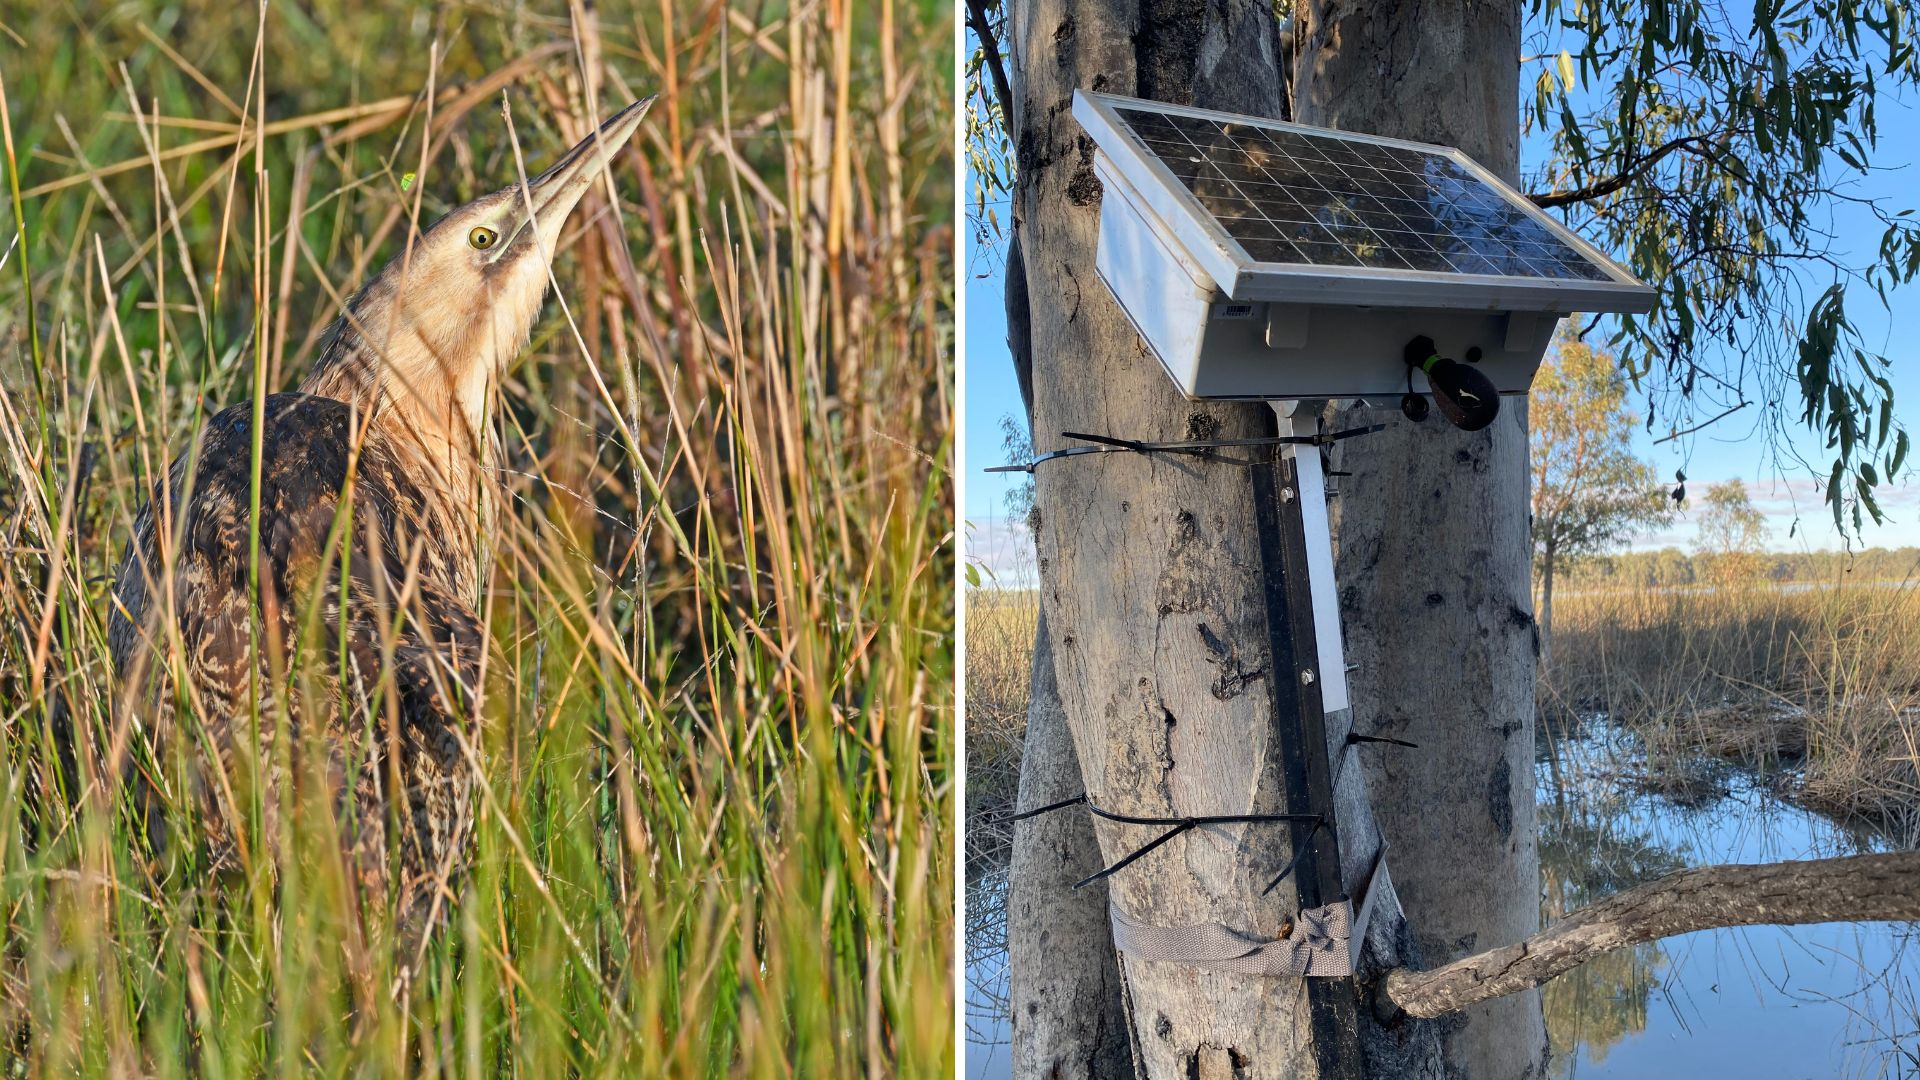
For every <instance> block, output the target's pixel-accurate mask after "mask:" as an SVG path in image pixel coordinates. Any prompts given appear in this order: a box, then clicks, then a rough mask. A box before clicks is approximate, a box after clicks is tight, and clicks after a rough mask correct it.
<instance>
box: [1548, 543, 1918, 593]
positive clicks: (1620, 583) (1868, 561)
mask: <svg viewBox="0 0 1920 1080" xmlns="http://www.w3.org/2000/svg"><path fill="white" fill-rule="evenodd" d="M1717 558H1721V556H1717V555H1715V554H1712V553H1693V554H1689V553H1687V552H1685V551H1682V550H1681V549H1679V548H1676V547H1665V548H1660V549H1659V550H1657V551H1626V552H1619V553H1616V554H1612V555H1586V556H1582V557H1579V558H1575V559H1571V560H1569V561H1568V562H1567V563H1566V565H1565V567H1564V568H1563V569H1562V570H1561V571H1560V573H1562V574H1563V575H1564V579H1563V580H1564V582H1565V584H1567V585H1568V586H1571V587H1574V588H1581V587H1586V588H1639V587H1646V586H1659V585H1693V584H1706V583H1709V582H1712V581H1714V580H1715V578H1716V576H1717V575H1716V572H1715V570H1714V569H1713V566H1712V564H1713V562H1714V560H1715V559H1717ZM1743 560H1744V561H1745V562H1746V564H1747V565H1748V566H1750V567H1751V573H1752V574H1753V575H1754V576H1757V577H1759V578H1760V579H1762V580H1766V581H1828V582H1830V581H1847V582H1856V581H1902V580H1905V579H1906V578H1908V577H1916V576H1920V547H1902V548H1879V547H1876V548H1868V549H1866V550H1864V551H1852V552H1847V551H1814V552H1771V551H1769V552H1760V553H1752V554H1748V555H1745V556H1743Z"/></svg>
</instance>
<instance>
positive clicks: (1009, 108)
mask: <svg viewBox="0 0 1920 1080" xmlns="http://www.w3.org/2000/svg"><path fill="white" fill-rule="evenodd" d="M967 25H968V26H971V27H972V28H973V36H974V37H977V38H979V39H980V55H981V57H982V58H984V59H985V60H986V63H987V74H988V75H990V76H992V77H993V96H994V97H996V98H998V99H1000V115H1001V116H1003V117H1005V118H1006V119H1005V121H1004V122H1005V124H1006V125H1007V128H1008V129H1009V130H1011V129H1012V127H1013V87H1012V84H1010V83H1008V82H1007V65H1006V64H1005V63H1004V62H1003V61H1002V60H1001V59H1000V42H999V41H998V40H997V39H996V38H995V37H994V36H993V23H992V22H991V21H989V20H988V18H987V0H967Z"/></svg>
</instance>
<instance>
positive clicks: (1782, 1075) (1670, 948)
mask: <svg viewBox="0 0 1920 1080" xmlns="http://www.w3.org/2000/svg"><path fill="white" fill-rule="evenodd" d="M1679 765H1680V766H1681V767H1682V768H1683V769H1684V771H1685V775H1686V777H1687V778H1689V779H1690V781H1691V782H1690V783H1675V782H1674V775H1673V772H1672V770H1673V769H1674V767H1675V763H1670V762H1669V763H1663V764H1662V766H1661V769H1659V770H1654V769H1651V768H1649V765H1648V763H1647V762H1646V760H1645V758H1644V755H1643V754H1642V753H1641V750H1640V747H1639V745H1638V743H1637V742H1636V740H1634V739H1633V738H1632V737H1631V736H1629V735H1627V734H1626V733H1624V732H1621V731H1619V730H1617V729H1614V728H1611V727H1609V726H1607V725H1605V724H1603V723H1598V722H1589V723H1587V724H1586V725H1584V726H1583V727H1582V728H1581V729H1579V730H1577V731H1572V732H1566V731H1561V732H1555V733H1546V732H1543V736H1542V739H1541V743H1540V746H1539V754H1538V757H1537V766H1538V767H1537V769H1536V782H1537V784H1538V789H1537V791H1538V795H1539V807H1540V811H1539V814H1540V830H1541V831H1540V884H1541V916H1542V919H1543V920H1545V921H1549V922H1551V921H1552V920H1554V919H1556V918H1558V917H1561V916H1563V915H1565V914H1566V913H1568V912H1571V911H1575V910H1578V909H1579V908H1582V907H1585V906H1586V905H1588V904H1590V903H1593V902H1594V901H1596V900H1600V899H1602V898H1604V897H1606V896H1609V895H1612V894H1614V893H1617V892H1619V891H1621V890H1623V889H1627V888H1631V887H1632V886H1634V885H1636V884H1638V883H1640V882H1642V881H1646V880H1649V879H1651V878H1655V877H1658V876H1660V875H1662V874H1667V873H1671V872H1673V871H1675V870H1679V869H1682V868H1684V867H1688V866H1699V865H1704V864H1708V863H1728V862H1747V863H1751V862H1772V861H1777V860H1780V859H1803V858H1819V857H1825V856H1832V855H1843V854H1851V853H1856V852H1862V851H1872V850H1884V849H1885V847H1886V846H1887V845H1886V843H1885V841H1884V840H1883V839H1881V838H1879V837H1877V836H1876V835H1875V834H1873V833H1872V832H1871V831H1870V830H1867V829H1864V828H1846V827H1842V826H1840V825H1837V824H1835V823H1834V822H1832V821H1829V820H1827V819H1825V818H1822V817H1820V816H1819V815H1817V814H1814V813H1811V812H1809V811H1806V810H1803V809H1801V808H1799V807H1797V806H1794V805H1793V804H1791V803H1789V802H1786V801H1785V800H1783V799H1781V798H1780V797H1778V796H1777V795H1776V794H1774V792H1773V791H1772V790H1771V789H1770V788H1769V787H1768V786H1766V785H1765V784H1763V783H1761V782H1760V781H1758V780H1756V779H1754V778H1753V777H1751V776H1749V775H1747V774H1744V773H1741V772H1738V771H1737V770H1733V769H1729V768H1727V767H1725V766H1721V765H1716V764H1712V763H1704V762H1687V763H1679ZM1656 772H1657V773H1658V778H1659V782H1658V783H1651V782H1649V781H1650V778H1652V777H1654V776H1655V775H1656ZM1654 792H1659V793H1657V794H1656V793H1654ZM968 876H969V882H968V900H967V906H968V911H967V926H968V931H969V944H968V950H967V951H968V963H967V971H968V993H967V1020H968V1024H967V1026H968V1031H967V1039H968V1054H967V1069H966V1075H967V1076H968V1077H969V1080H1004V1078H1007V1077H1009V1076H1010V1068H1009V1061H1008V1058H1009V1054H1008V1047H1007V1045H1006V1043H1007V1038H1008V1027H1007V1020H1006V963H1005V961H1006V953H1005V949H1006V945H1005V937H1004V920H1003V919H1002V918H1001V914H1000V908H1001V906H1002V904H1003V902H1004V896H1005V868H1004V864H1002V865H1000V866H997V867H974V866H969V875H968ZM976 934H977V935H978V936H977V938H976V936H975V935H976ZM1911 945H1912V928H1911V927H1908V926H1905V925H1892V924H1886V923H1859V924H1851V923H1837V924H1828V925H1822V926H1801V927H1745V928H1735V929H1728V930H1711V931H1703V932H1701V933H1697V934H1688V935H1685V936H1682V937H1678V938H1670V939H1668V940H1666V941H1664V942H1660V943H1656V944H1651V945H1643V946H1640V947H1637V948H1634V949H1628V950H1620V951H1618V952H1615V953H1611V954H1609V955H1607V956H1604V957H1602V958H1600V959H1598V960H1596V961H1594V962H1592V963H1588V964H1585V965H1582V966H1581V967H1579V968H1576V969H1574V970H1573V971H1571V972H1569V973H1567V974H1566V975H1563V976H1561V977H1560V978H1558V979H1555V980H1553V981H1552V982H1550V983H1548V984H1547V986H1546V987H1545V990H1544V998H1545V1009H1546V1017H1547V1028H1548V1038H1549V1042H1550V1044H1551V1047H1552V1055H1553V1056H1552V1060H1551V1068H1550V1070H1549V1075H1550V1076H1553V1077H1556V1078H1560V1080H1572V1078H1575V1077H1578V1078H1580V1080H1611V1078H1620V1080H1626V1078H1632V1080H1643V1078H1644V1080H1658V1078H1665V1077H1671V1078H1674V1080H1681V1078H1685V1080H1695V1078H1699V1077H1741V1078H1753V1080H1768V1078H1776V1080H1806V1078H1816V1077H1817V1078H1822V1080H1825V1078H1829V1077H1833V1078H1844V1080H1853V1078H1862V1080H1866V1078H1872V1080H1879V1078H1883V1077H1909V1076H1913V1077H1920V955H1916V954H1915V953H1914V952H1913V951H1911Z"/></svg>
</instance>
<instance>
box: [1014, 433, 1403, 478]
mask: <svg viewBox="0 0 1920 1080" xmlns="http://www.w3.org/2000/svg"><path fill="white" fill-rule="evenodd" d="M1386 427H1387V425H1385V424H1373V425H1370V426H1368V427H1359V428H1347V429H1345V430H1343V431H1334V432H1329V433H1327V434H1324V435H1272V436H1267V437H1264V438H1258V439H1194V440H1188V441H1185V442H1164V443H1150V442H1141V441H1140V440H1138V439H1123V438H1120V437H1119V436H1116V435H1090V434H1087V433H1086V432H1084V431H1063V432H1061V433H1060V437H1061V438H1063V439H1077V440H1079V441H1081V442H1089V443H1093V444H1094V445H1092V446H1069V447H1065V448H1064V449H1060V450H1054V451H1052V452H1050V453H1045V454H1041V455H1040V456H1039V457H1037V458H1034V459H1033V460H1032V461H1029V462H1027V463H1026V464H1024V465H995V466H993V467H992V468H990V469H987V470H985V471H987V472H990V473H1016V472H1023V473H1031V472H1033V470H1034V466H1036V465H1039V464H1040V463H1041V462H1043V461H1052V460H1054V459H1055V458H1065V457H1079V456H1081V455H1083V454H1123V453H1127V454H1186V455H1188V456H1191V457H1198V458H1206V459H1210V460H1214V461H1224V462H1226V463H1227V464H1230V465H1249V464H1252V462H1246V461H1237V460H1234V459H1231V458H1222V457H1219V456H1217V455H1216V454H1214V453H1213V451H1215V450H1226V449H1232V448H1236V447H1249V446H1331V445H1333V444H1334V443H1336V442H1338V441H1340V440H1341V439H1351V438H1355V437H1357V436H1360V435H1371V434H1373V433H1374V432H1376V431H1384V430H1386Z"/></svg>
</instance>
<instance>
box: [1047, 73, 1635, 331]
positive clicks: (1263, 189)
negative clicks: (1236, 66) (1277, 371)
mask: <svg viewBox="0 0 1920 1080" xmlns="http://www.w3.org/2000/svg"><path fill="white" fill-rule="evenodd" d="M1074 115H1075V117H1076V118H1077V119H1079V120H1080V121H1081V123H1082V125H1083V126H1084V127H1085V128H1086V130H1087V131H1088V133H1089V134H1091V135H1092V136H1093V138H1094V141H1095V143H1096V144H1098V146H1099V148H1100V149H1101V151H1102V152H1103V154H1104V156H1105V157H1107V158H1108V159H1110V160H1111V162H1112V163H1113V164H1114V165H1115V166H1117V167H1118V169H1119V172H1120V173H1121V174H1122V176H1123V179H1124V180H1125V181H1126V182H1127V183H1128V184H1129V185H1131V187H1132V188H1133V189H1137V193H1138V195H1139V201H1142V202H1145V203H1149V204H1155V205H1156V206H1157V207H1158V208H1159V209H1160V210H1161V212H1162V216H1163V217H1167V218H1169V219H1170V224H1172V225H1173V226H1174V231H1175V232H1180V231H1183V229H1182V226H1184V225H1188V224H1191V225H1197V226H1198V227H1199V228H1200V230H1201V231H1202V233H1203V234H1204V235H1199V236H1195V237H1194V240H1193V242H1191V243H1189V244H1188V245H1187V246H1188V247H1189V249H1190V250H1189V251H1188V252H1187V254H1188V255H1189V256H1190V257H1191V258H1194V259H1195V260H1197V261H1198V262H1200V263H1201V264H1202V265H1203V266H1204V267H1205V269H1207V270H1208V271H1209V272H1210V273H1211V274H1212V276H1213V277H1214V278H1215V280H1216V282H1217V283H1218V284H1219V285H1220V286H1221V287H1222V288H1223V289H1224V290H1225V291H1226V292H1227V293H1228V294H1229V295H1230V296H1232V297H1233V298H1235V299H1243V300H1247V299H1251V300H1260V299H1294V298H1299V297H1297V296H1295V295H1293V294H1292V293H1290V292H1289V289H1292V290H1293V292H1298V291H1300V289H1301V288H1302V286H1303V283H1302V282H1301V281H1300V276H1301V275H1302V274H1303V273H1304V274H1308V275H1309V276H1311V275H1315V274H1317V275H1320V276H1321V278H1322V281H1321V284H1320V285H1319V286H1317V287H1315V288H1313V289H1309V290H1307V291H1309V292H1312V293H1313V296H1312V298H1314V299H1319V298H1322V297H1324V296H1325V295H1326V294H1327V293H1326V290H1327V289H1328V288H1329V287H1336V286H1330V285H1329V284H1328V283H1327V282H1326V281H1325V280H1324V278H1325V277H1326V276H1327V275H1346V276H1347V277H1348V278H1349V280H1347V281H1345V282H1342V283H1340V284H1339V285H1338V286H1337V288H1338V289H1340V290H1341V292H1340V295H1341V296H1342V297H1343V298H1344V299H1345V300H1347V301H1350V302H1355V303H1366V302H1398V301H1402V300H1405V299H1408V297H1406V296H1405V295H1404V294H1389V293H1387V292H1385V291H1382V290H1381V289H1380V288H1378V286H1379V284H1380V283H1381V282H1384V281H1388V280H1395V281H1400V282H1404V283H1407V284H1410V285H1419V284H1421V283H1425V284H1427V285H1429V286H1432V289H1433V291H1428V292H1425V293H1424V294H1422V296H1421V297H1419V298H1422V299H1425V300H1427V301H1429V302H1432V303H1435V304H1437V305H1440V306H1461V307H1468V306H1482V305H1485V304H1501V305H1502V306H1505V305H1506V304H1511V303H1518V304H1519V306H1523V307H1526V308H1530V309H1534V310H1550V311H1558V312H1561V313H1567V312H1571V311H1575V310H1580V311H1617V310H1638V311H1644V310H1646V309H1647V307H1648V305H1649V303H1650V301H1651V295H1652V294H1651V290H1648V289H1647V288H1646V287H1645V286H1643V285H1641V284H1640V283H1639V282H1637V281H1635V280H1634V279H1633V278H1632V276H1631V275H1629V274H1627V273H1626V272H1625V271H1623V270H1621V269H1620V268H1619V267H1618V266H1615V265H1614V264H1613V263H1612V261H1611V260H1609V259H1607V258H1606V256H1604V255H1602V254H1601V253H1600V252H1598V251H1596V250H1594V249H1593V248H1592V247H1591V246H1589V245H1587V244H1586V243H1585V242H1583V241H1581V240H1580V239H1579V238H1578V237H1576V236H1574V235H1573V234H1572V233H1570V232H1568V231H1567V230H1566V228H1565V227H1564V226H1562V225H1560V224H1559V223H1558V222H1556V221H1554V220H1553V219H1552V218H1550V217H1548V216H1547V215H1546V214H1544V213H1542V212H1541V211H1540V209H1539V208H1538V207H1536V206H1534V205H1533V204H1532V203H1531V202H1530V201H1528V200H1527V199H1526V197H1525V196H1523V195H1521V194H1520V193H1518V192H1516V191H1514V190H1513V189H1512V188H1511V187H1509V186H1507V185H1506V184H1504V183H1502V182H1501V181H1500V180H1499V179H1498V178H1497V177H1495V176H1494V175H1493V174H1491V173H1489V172H1487V171H1486V170H1485V169H1483V168H1481V167H1480V166H1479V165H1478V164H1476V163H1475V162H1474V161H1473V160H1472V159H1470V158H1468V157H1467V156H1466V155H1465V154H1462V153H1461V152H1460V151H1458V150H1455V149H1452V148H1449V147H1442V146H1428V145H1424V144H1421V143H1412V142H1404V141H1400V140H1395V139H1384V138H1379V137H1375V136H1370V135H1359V134H1354V133H1349V132H1341V131H1333V130H1329V129H1326V128H1314V127H1307V126H1304V125H1298V124H1286V123H1281V122H1279V121H1272V120H1264V119H1260V118H1257V117H1246V116H1235V115H1232V114H1228V113H1217V112H1211V111H1208V110H1204V109H1189V108H1183V107H1180V106H1171V105H1163V104H1160V103H1157V102H1147V101H1139V100H1136V99H1133V98H1122V97H1115V96H1112V95H1107V94H1082V95H1080V96H1079V97H1078V98H1077V99H1076V106H1075V113H1074ZM1160 189H1164V192H1163V191H1162V190H1160ZM1134 193H1135V192H1132V191H1130V192H1129V193H1128V194H1134ZM1168 195H1171V196H1172V199H1173V201H1172V202H1171V203H1170V202H1169V201H1168V199H1167V196H1168ZM1179 217H1186V218H1190V219H1191V222H1190V223H1188V222H1179V221H1172V220H1171V219H1173V218H1179ZM1354 279H1358V280H1354ZM1462 279H1470V280H1471V281H1472V282H1474V283H1478V284H1479V285H1481V286H1483V287H1482V288H1479V289H1468V288H1463V286H1465V285H1466V284H1468V282H1467V281H1463V280H1462ZM1368 281H1371V282H1372V283H1373V286H1374V287H1373V288H1372V289H1371V291H1369V286H1368V284H1367V282H1368ZM1489 290H1491V291H1489ZM1529 297H1531V299H1528V298H1529Z"/></svg>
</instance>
